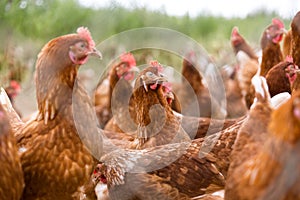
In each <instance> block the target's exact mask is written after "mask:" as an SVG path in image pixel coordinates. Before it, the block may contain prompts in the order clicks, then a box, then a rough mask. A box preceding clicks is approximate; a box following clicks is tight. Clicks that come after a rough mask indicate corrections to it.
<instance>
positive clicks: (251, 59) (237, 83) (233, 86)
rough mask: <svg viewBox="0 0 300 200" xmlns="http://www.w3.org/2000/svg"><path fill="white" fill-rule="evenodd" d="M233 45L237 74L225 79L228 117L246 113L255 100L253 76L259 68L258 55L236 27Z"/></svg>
mask: <svg viewBox="0 0 300 200" xmlns="http://www.w3.org/2000/svg"><path fill="white" fill-rule="evenodd" d="M231 46H232V48H233V51H234V53H235V55H236V59H237V61H238V65H237V67H235V68H236V69H235V75H234V76H233V77H232V78H231V79H228V80H226V79H225V81H224V84H225V88H226V100H227V118H236V117H241V116H243V115H245V114H246V113H247V111H248V108H250V106H251V104H252V102H253V88H252V87H251V84H250V82H251V78H252V77H253V76H254V74H255V73H256V71H257V68H258V56H257V55H256V53H255V52H254V50H253V49H252V47H251V46H250V45H249V44H248V42H247V41H246V40H245V39H244V37H243V36H242V35H240V34H239V32H238V28H237V27H234V28H233V29H232V33H231Z"/></svg>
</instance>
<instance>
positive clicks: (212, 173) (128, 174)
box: [97, 120, 243, 199]
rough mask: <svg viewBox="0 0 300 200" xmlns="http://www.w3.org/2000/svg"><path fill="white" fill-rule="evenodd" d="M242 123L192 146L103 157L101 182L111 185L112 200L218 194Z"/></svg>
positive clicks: (113, 153)
mask: <svg viewBox="0 0 300 200" xmlns="http://www.w3.org/2000/svg"><path fill="white" fill-rule="evenodd" d="M242 122H243V120H240V121H238V122H237V123H236V124H234V125H233V126H231V127H229V128H227V129H225V130H223V131H221V132H219V133H216V134H213V135H211V136H208V137H207V138H201V139H196V140H193V141H192V142H191V143H190V142H181V143H173V144H167V145H162V146H157V147H152V148H146V149H144V150H126V149H121V150H116V151H113V152H111V153H109V154H106V155H104V156H103V157H102V158H101V160H100V161H101V162H102V164H100V165H99V166H98V168H99V169H98V170H97V171H98V173H97V177H98V178H97V180H98V181H102V182H106V183H107V184H108V189H109V196H110V198H111V199H151V198H152V199H158V198H160V197H163V199H186V198H187V197H189V198H191V197H196V196H199V195H202V194H205V193H211V192H213V191H217V190H219V189H222V188H224V186H225V178H226V176H227V170H228V167H229V155H230V153H231V150H232V145H233V143H234V141H235V138H236V134H237V132H238V129H239V127H240V126H241V124H242ZM145 172H147V173H145Z"/></svg>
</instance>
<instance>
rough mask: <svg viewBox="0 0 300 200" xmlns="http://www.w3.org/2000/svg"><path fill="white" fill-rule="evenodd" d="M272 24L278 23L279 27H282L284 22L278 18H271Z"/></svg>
mask: <svg viewBox="0 0 300 200" xmlns="http://www.w3.org/2000/svg"><path fill="white" fill-rule="evenodd" d="M272 24H274V25H278V27H279V28H284V23H283V22H282V21H281V20H280V19H277V18H273V19H272Z"/></svg>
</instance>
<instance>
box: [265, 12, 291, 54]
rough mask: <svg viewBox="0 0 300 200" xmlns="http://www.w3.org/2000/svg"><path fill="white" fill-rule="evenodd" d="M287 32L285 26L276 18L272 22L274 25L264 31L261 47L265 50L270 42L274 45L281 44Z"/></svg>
mask: <svg viewBox="0 0 300 200" xmlns="http://www.w3.org/2000/svg"><path fill="white" fill-rule="evenodd" d="M286 32H287V31H286V30H285V28H284V24H283V22H282V21H280V20H279V19H276V18H274V19H273V20H272V24H271V25H269V26H268V27H267V29H266V30H265V31H264V33H263V36H262V39H261V46H262V48H264V47H265V46H266V44H267V43H268V41H271V42H272V43H274V44H278V43H279V42H281V40H282V38H283V34H284V33H286Z"/></svg>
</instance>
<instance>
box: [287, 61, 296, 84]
mask: <svg viewBox="0 0 300 200" xmlns="http://www.w3.org/2000/svg"><path fill="white" fill-rule="evenodd" d="M285 62H286V65H287V67H286V68H285V73H286V76H287V78H288V79H289V81H290V84H291V85H292V84H293V83H294V82H295V80H296V78H297V73H298V72H299V67H298V66H297V65H296V64H294V63H293V58H292V57H290V56H287V58H286V61H285Z"/></svg>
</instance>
